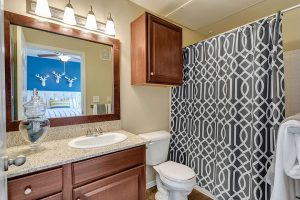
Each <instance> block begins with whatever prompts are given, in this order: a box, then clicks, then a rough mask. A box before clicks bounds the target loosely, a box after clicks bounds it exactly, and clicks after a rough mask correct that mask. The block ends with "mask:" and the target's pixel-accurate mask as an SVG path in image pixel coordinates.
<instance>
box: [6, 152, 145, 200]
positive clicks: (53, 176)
mask: <svg viewBox="0 0 300 200" xmlns="http://www.w3.org/2000/svg"><path fill="white" fill-rule="evenodd" d="M145 167H146V166H145V146H140V147H135V148H131V149H127V150H124V151H119V152H116V153H112V154H108V155H104V156H100V157H96V158H92V159H88V160H84V161H79V162H75V163H70V164H66V165H63V166H60V167H58V168H56V169H50V170H47V171H44V172H39V173H35V174H32V175H27V176H24V177H19V178H14V179H11V180H9V181H8V199H9V200H35V199H42V200H72V199H73V200H82V199H85V200H108V199H109V200H119V199H128V200H145V198H146V196H145V195H146V193H145V192H146V171H145V169H146V168H145Z"/></svg>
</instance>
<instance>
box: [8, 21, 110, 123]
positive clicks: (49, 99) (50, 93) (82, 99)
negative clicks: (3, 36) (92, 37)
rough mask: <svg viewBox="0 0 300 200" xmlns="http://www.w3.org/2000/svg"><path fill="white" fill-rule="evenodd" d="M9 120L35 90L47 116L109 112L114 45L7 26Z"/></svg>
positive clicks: (20, 113) (19, 113)
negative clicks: (43, 104) (9, 57)
mask: <svg viewBox="0 0 300 200" xmlns="http://www.w3.org/2000/svg"><path fill="white" fill-rule="evenodd" d="M10 28H11V72H12V73H11V74H12V80H13V81H12V93H11V95H12V105H11V106H12V107H11V112H12V116H13V117H12V118H13V120H21V119H24V109H23V104H24V103H26V102H28V101H29V100H30V99H31V96H32V90H33V89H34V88H36V89H37V90H38V91H39V95H40V96H41V98H42V99H43V101H44V103H45V104H46V105H47V110H46V117H47V118H59V117H72V116H82V115H104V114H111V113H112V110H113V108H112V96H113V63H112V47H111V46H109V45H103V44H99V43H93V42H89V41H85V40H81V39H76V38H72V37H67V36H63V35H58V34H54V33H49V32H45V31H40V30H35V29H30V28H25V27H21V26H16V25H11V26H10Z"/></svg>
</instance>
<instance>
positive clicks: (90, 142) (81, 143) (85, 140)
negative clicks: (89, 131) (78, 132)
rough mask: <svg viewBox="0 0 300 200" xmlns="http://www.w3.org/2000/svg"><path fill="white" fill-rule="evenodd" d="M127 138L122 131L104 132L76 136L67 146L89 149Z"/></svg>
mask: <svg viewBox="0 0 300 200" xmlns="http://www.w3.org/2000/svg"><path fill="white" fill-rule="evenodd" d="M126 139H127V135H124V134H122V133H104V134H103V135H99V136H91V137H86V136H83V137H78V138H75V139H73V140H71V141H70V142H69V144H68V145H69V146H71V147H74V148H78V149H90V148H97V147H103V146H107V145H112V144H116V143H119V142H122V141H124V140H126Z"/></svg>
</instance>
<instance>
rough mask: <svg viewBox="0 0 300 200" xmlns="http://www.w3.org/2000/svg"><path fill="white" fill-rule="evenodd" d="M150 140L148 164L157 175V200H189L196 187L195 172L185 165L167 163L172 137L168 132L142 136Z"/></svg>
mask: <svg viewBox="0 0 300 200" xmlns="http://www.w3.org/2000/svg"><path fill="white" fill-rule="evenodd" d="M139 136H141V137H143V138H145V139H148V140H150V141H151V142H150V143H149V144H148V145H147V151H146V163H147V165H150V166H153V167H154V169H155V171H156V172H157V173H156V185H157V190H158V192H157V193H156V194H155V199H156V200H187V196H188V195H189V194H190V193H191V192H192V190H193V188H194V186H195V185H196V174H195V172H194V171H193V170H192V169H191V168H189V167H188V166H185V165H183V164H179V163H176V162H173V161H167V158H168V150H169V144H170V139H171V135H170V133H169V132H167V131H157V132H151V133H144V134H140V135H139Z"/></svg>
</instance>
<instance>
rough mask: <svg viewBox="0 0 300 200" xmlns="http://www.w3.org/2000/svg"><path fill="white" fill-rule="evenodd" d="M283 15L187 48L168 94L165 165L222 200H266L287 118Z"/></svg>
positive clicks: (248, 25)
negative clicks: (180, 76) (190, 175)
mask: <svg viewBox="0 0 300 200" xmlns="http://www.w3.org/2000/svg"><path fill="white" fill-rule="evenodd" d="M281 17H282V16H281V14H277V16H276V18H273V19H272V20H269V19H267V18H264V19H261V20H259V21H257V22H254V23H251V24H247V25H245V26H242V27H240V28H238V29H237V30H235V31H233V32H229V33H224V34H223V35H219V36H216V37H214V38H211V39H208V40H206V41H203V42H200V43H197V44H194V45H191V46H189V47H186V48H184V50H183V51H184V83H183V85H182V86H180V87H175V88H172V96H171V134H172V139H171V144H170V154H169V158H170V160H174V161H176V162H180V163H184V164H186V165H188V166H190V167H191V168H193V169H194V170H195V172H196V174H197V184H198V185H199V186H200V187H202V188H204V189H206V190H208V191H210V192H211V193H212V194H214V195H215V196H216V197H217V198H218V199H222V200H223V199H224V200H229V199H230V200H240V199H243V200H268V199H270V193H271V188H270V186H269V185H268V184H267V182H266V179H265V175H266V173H267V170H268V167H269V166H270V164H271V160H272V158H273V153H274V149H275V140H276V130H277V128H278V126H279V124H280V122H281V121H282V120H283V119H284V68H283V48H282V32H281Z"/></svg>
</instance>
